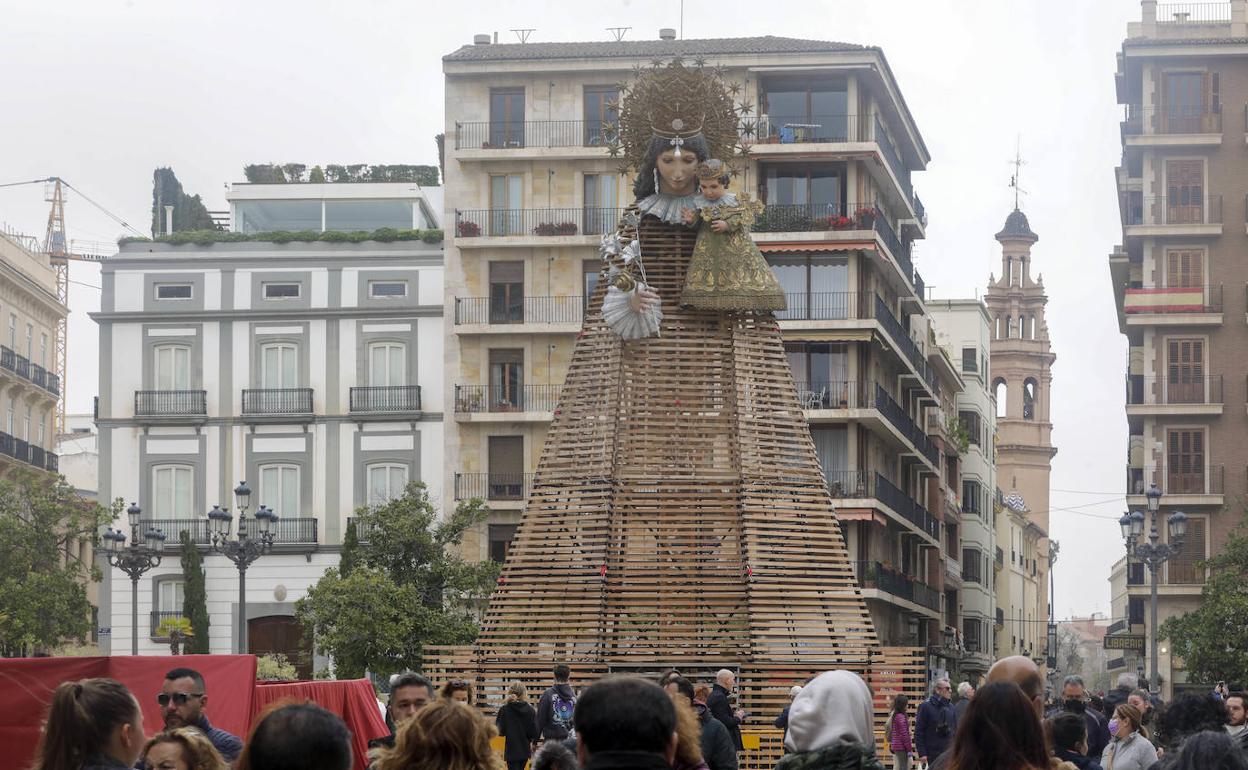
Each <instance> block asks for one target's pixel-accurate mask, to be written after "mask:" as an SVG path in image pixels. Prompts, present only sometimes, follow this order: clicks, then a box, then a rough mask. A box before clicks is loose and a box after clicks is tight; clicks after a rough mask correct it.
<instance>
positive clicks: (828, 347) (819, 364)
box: [784, 342, 865, 409]
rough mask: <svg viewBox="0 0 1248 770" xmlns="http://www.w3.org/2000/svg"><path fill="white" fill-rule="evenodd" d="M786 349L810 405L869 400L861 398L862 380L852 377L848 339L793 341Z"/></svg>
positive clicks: (855, 403)
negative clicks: (850, 373)
mask: <svg viewBox="0 0 1248 770" xmlns="http://www.w3.org/2000/svg"><path fill="white" fill-rule="evenodd" d="M784 352H785V355H787V356H788V359H789V368H790V369H791V370H792V371H793V379H794V380H796V381H797V388H798V391H799V393H800V394H801V396H802V400H803V406H804V407H805V408H806V409H837V408H841V409H844V408H847V407H856V406H860V405H861V404H862V403H863V402H864V401H865V399H859V398H857V396H858V393H856V392H855V391H856V390H857V384H858V383H855V382H850V381H849V369H848V367H849V355H848V346H847V345H846V344H845V343H827V342H805V343H801V342H799V343H789V344H787V345H785V346H784Z"/></svg>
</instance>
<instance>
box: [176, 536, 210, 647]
mask: <svg viewBox="0 0 1248 770" xmlns="http://www.w3.org/2000/svg"><path fill="white" fill-rule="evenodd" d="M179 537H180V539H181V541H182V576H183V578H184V579H185V580H186V585H185V587H184V588H183V595H182V614H183V615H184V616H185V617H186V619H187V620H188V621H190V624H191V628H190V631H191V633H190V635H189V639H188V641H187V642H186V653H187V654H188V655H194V654H202V655H206V654H208V625H209V623H208V591H207V589H206V588H205V582H206V578H205V576H204V557H203V556H202V555H201V554H200V553H199V549H198V548H196V547H195V544H194V543H193V542H191V533H190V532H189V531H187V530H185V529H184V530H182V532H181V534H180V536H179Z"/></svg>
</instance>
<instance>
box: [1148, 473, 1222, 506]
mask: <svg viewBox="0 0 1248 770" xmlns="http://www.w3.org/2000/svg"><path fill="white" fill-rule="evenodd" d="M1225 475H1226V474H1225V467H1224V466H1222V465H1207V466H1202V467H1200V468H1192V467H1184V466H1176V467H1174V468H1168V467H1166V466H1165V465H1162V466H1161V467H1159V468H1158V467H1149V468H1127V505H1128V506H1130V507H1132V508H1137V507H1138V508H1144V507H1145V506H1146V505H1147V504H1148V501H1147V499H1145V497H1144V492H1145V491H1146V490H1147V489H1148V488H1149V486H1150V485H1152V484H1156V485H1157V487H1158V488H1159V489H1160V490H1161V491H1162V494H1164V495H1165V497H1163V498H1162V505H1165V506H1174V507H1182V506H1189V507H1190V506H1198V505H1222V504H1223V502H1224V484H1223V482H1224V479H1225Z"/></svg>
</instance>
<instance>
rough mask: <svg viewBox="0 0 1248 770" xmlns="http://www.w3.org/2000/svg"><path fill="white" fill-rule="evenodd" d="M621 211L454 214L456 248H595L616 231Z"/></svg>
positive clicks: (546, 210) (500, 211)
mask: <svg viewBox="0 0 1248 770" xmlns="http://www.w3.org/2000/svg"><path fill="white" fill-rule="evenodd" d="M623 214H624V209H622V208H592V207H591V208H574V209H473V210H463V209H457V210H456V211H455V245H457V246H459V247H460V248H461V249H466V248H477V247H486V246H488V247H503V246H537V245H544V246H561V245H562V246H584V245H595V244H597V243H598V240H599V238H600V237H601V236H602V235H603V233H609V232H615V228H616V225H617V224H618V223H619V221H620V217H621V216H622V215H623Z"/></svg>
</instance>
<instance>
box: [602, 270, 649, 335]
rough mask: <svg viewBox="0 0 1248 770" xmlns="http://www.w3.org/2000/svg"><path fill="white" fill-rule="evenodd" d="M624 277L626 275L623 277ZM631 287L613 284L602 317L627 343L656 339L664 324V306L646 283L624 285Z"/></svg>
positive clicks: (603, 305)
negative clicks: (649, 338)
mask: <svg viewBox="0 0 1248 770" xmlns="http://www.w3.org/2000/svg"><path fill="white" fill-rule="evenodd" d="M621 277H623V276H621ZM625 283H626V284H631V287H628V288H624V289H621V288H620V287H619V286H616V285H612V286H609V287H608V288H607V296H605V297H603V299H602V318H603V320H604V321H606V322H607V325H608V326H610V327H611V330H612V331H613V332H615V333H616V334H618V335H620V337H621V338H623V339H626V340H639V339H644V338H646V337H657V336H658V334H659V325H660V324H661V323H663V309H662V306H663V303H662V301H661V300H660V299H659V295H658V293H657V292H655V291H654V290H653V289H651V288H650V287H649V286H647V285H646V284H644V283H634V282H633V281H631V280H629V281H627V282H625Z"/></svg>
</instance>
